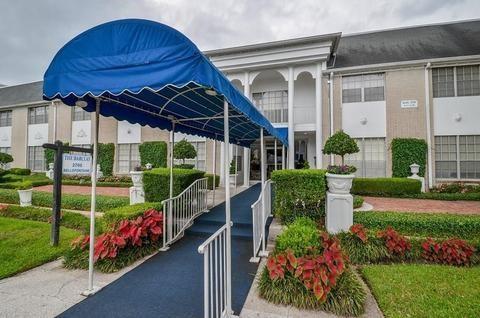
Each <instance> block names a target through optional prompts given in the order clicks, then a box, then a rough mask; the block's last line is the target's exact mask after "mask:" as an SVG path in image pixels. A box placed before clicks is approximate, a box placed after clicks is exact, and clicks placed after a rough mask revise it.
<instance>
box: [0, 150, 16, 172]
mask: <svg viewBox="0 0 480 318" xmlns="http://www.w3.org/2000/svg"><path fill="white" fill-rule="evenodd" d="M12 161H13V157H12V155H9V154H8V153H5V152H0V166H1V167H2V169H5V165H6V164H7V163H10V162H12Z"/></svg>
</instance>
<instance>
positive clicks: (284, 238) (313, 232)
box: [275, 217, 321, 256]
mask: <svg viewBox="0 0 480 318" xmlns="http://www.w3.org/2000/svg"><path fill="white" fill-rule="evenodd" d="M310 247H316V248H320V247H321V246H320V235H319V232H318V229H317V225H316V224H315V222H314V221H312V220H311V219H309V218H307V217H299V218H297V219H296V220H295V221H294V222H293V223H291V224H290V225H288V226H287V228H286V229H285V231H283V232H282V233H281V234H280V235H278V237H277V241H276V246H275V251H276V252H284V251H286V250H288V249H290V250H292V251H293V253H294V255H295V256H302V255H305V254H306V253H307V252H308V248H310Z"/></svg>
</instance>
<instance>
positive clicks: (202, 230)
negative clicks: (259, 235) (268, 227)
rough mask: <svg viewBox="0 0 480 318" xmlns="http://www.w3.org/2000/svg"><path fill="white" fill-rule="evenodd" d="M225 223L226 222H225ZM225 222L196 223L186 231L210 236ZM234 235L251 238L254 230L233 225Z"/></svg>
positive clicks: (196, 234) (246, 238)
mask: <svg viewBox="0 0 480 318" xmlns="http://www.w3.org/2000/svg"><path fill="white" fill-rule="evenodd" d="M223 224H225V223H223ZM223 224H220V225H218V224H194V225H193V226H191V227H190V228H188V229H187V230H186V231H185V232H186V233H187V234H190V235H195V236H210V235H212V234H214V233H215V232H216V231H217V230H218V229H219V228H220V227H221V226H223ZM232 237H235V238H239V239H245V240H251V239H252V230H251V228H247V227H232Z"/></svg>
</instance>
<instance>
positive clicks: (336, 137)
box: [323, 130, 360, 166]
mask: <svg viewBox="0 0 480 318" xmlns="http://www.w3.org/2000/svg"><path fill="white" fill-rule="evenodd" d="M359 151H360V149H358V145H357V143H356V142H355V140H354V139H353V138H352V137H350V136H349V135H348V134H346V133H345V132H343V130H340V131H338V132H336V133H335V134H333V135H332V136H331V137H330V138H328V139H327V141H326V142H325V147H324V148H323V153H324V154H326V155H331V154H333V155H339V156H340V157H342V166H344V165H345V159H344V158H345V155H348V154H352V153H357V152H359Z"/></svg>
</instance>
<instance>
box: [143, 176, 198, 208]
mask: <svg viewBox="0 0 480 318" xmlns="http://www.w3.org/2000/svg"><path fill="white" fill-rule="evenodd" d="M204 176H205V172H203V171H199V170H194V169H173V195H178V194H180V193H181V192H182V191H183V190H185V189H186V188H187V187H188V186H189V185H191V184H192V183H193V182H194V181H195V180H197V179H201V178H203V177H204ZM143 184H144V188H145V200H146V201H147V202H161V201H163V200H165V199H167V198H168V197H169V192H170V186H169V185H170V169H168V168H156V169H152V170H149V171H145V172H144V173H143Z"/></svg>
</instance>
